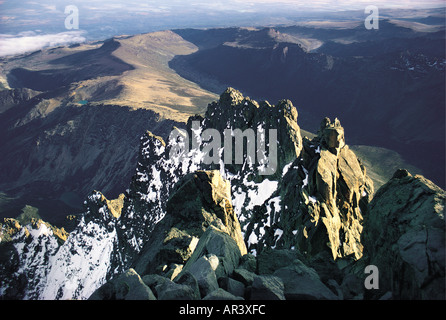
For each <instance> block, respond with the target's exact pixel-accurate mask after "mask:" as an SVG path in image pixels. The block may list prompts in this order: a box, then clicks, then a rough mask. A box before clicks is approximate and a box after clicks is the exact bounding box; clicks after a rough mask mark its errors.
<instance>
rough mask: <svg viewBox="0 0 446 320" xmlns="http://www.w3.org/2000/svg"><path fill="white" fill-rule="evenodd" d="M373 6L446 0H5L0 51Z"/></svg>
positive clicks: (0, 1) (0, 2) (273, 21)
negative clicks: (74, 11)
mask: <svg viewBox="0 0 446 320" xmlns="http://www.w3.org/2000/svg"><path fill="white" fill-rule="evenodd" d="M69 5H71V6H75V7H76V9H77V10H78V16H77V17H78V22H79V25H78V26H77V27H76V28H67V23H66V21H67V19H68V18H70V17H69V16H70V14H71V13H72V12H71V11H70V12H67V13H65V9H66V7H67V6H69ZM368 5H375V6H376V7H378V8H379V9H380V10H381V9H398V10H400V9H413V8H426V7H444V6H445V1H444V0H424V1H419V0H417V1H414V0H390V1H387V0H386V1H384V0H355V1H353V0H275V1H273V0H247V1H246V0H213V1H209V0H189V1H184V0H142V1H140V0H127V1H125V0H0V56H5V55H10V54H16V53H22V52H28V51H35V50H38V49H39V48H42V47H45V46H53V45H62V44H70V43H78V42H83V41H87V40H101V39H106V38H110V37H113V36H116V35H121V34H136V33H143V32H152V31H156V30H166V29H175V28H187V27H192V28H204V27H227V26H258V25H277V24H292V23H293V22H295V21H297V20H299V19H305V18H311V19H314V18H317V14H318V13H320V12H325V14H324V17H326V16H327V15H330V14H335V13H338V12H341V11H344V10H359V12H360V13H361V12H362V14H363V11H364V9H365V8H366V6H368ZM360 17H362V16H360ZM70 19H71V18H70ZM70 21H71V22H72V21H73V20H69V22H70ZM70 26H71V27H73V24H71V25H70V23H68V27H70Z"/></svg>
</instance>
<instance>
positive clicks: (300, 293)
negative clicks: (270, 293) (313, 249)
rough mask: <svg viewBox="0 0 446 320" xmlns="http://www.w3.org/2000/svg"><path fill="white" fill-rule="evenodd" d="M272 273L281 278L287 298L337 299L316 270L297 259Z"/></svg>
mask: <svg viewBox="0 0 446 320" xmlns="http://www.w3.org/2000/svg"><path fill="white" fill-rule="evenodd" d="M273 275H274V276H276V277H278V278H280V279H281V280H282V282H283V284H284V294H285V298H286V299H287V300H338V297H337V296H336V295H335V294H334V293H333V292H332V291H330V289H328V288H327V287H326V286H325V285H324V284H323V283H322V281H321V280H320V279H319V276H318V274H317V273H316V271H314V269H311V268H309V267H307V266H306V265H304V264H303V263H302V262H300V261H299V260H295V262H294V263H293V264H292V265H290V266H288V267H283V268H280V269H279V270H277V271H275V272H274V274H273Z"/></svg>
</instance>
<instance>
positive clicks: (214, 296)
mask: <svg viewBox="0 0 446 320" xmlns="http://www.w3.org/2000/svg"><path fill="white" fill-rule="evenodd" d="M203 300H244V299H243V298H242V297H238V296H234V295H233V294H231V293H229V292H227V291H225V290H223V289H222V288H218V289H217V290H214V291H212V292H211V293H209V294H208V295H207V296H206V297H204V298H203Z"/></svg>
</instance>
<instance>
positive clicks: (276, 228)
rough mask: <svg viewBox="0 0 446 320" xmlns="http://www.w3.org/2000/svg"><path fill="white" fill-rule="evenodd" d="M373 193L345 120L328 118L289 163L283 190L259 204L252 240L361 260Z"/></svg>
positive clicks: (281, 186)
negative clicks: (365, 217) (348, 136)
mask: <svg viewBox="0 0 446 320" xmlns="http://www.w3.org/2000/svg"><path fill="white" fill-rule="evenodd" d="M373 192H374V191H373V183H372V181H371V180H370V179H369V178H368V177H367V175H366V171H365V168H364V167H363V166H362V165H361V162H360V160H359V159H358V158H357V157H356V156H355V154H354V153H353V152H352V151H351V150H350V149H349V148H348V146H347V145H346V144H345V139H344V129H343V128H342V127H341V125H340V123H339V121H338V120H337V119H336V120H335V121H334V122H333V123H332V122H331V121H330V119H328V118H326V119H324V121H323V122H322V123H321V128H320V130H319V133H318V136H316V137H315V138H313V139H312V140H309V139H308V138H306V137H305V138H304V139H303V150H302V152H301V154H300V156H299V158H297V159H296V160H294V161H293V162H292V163H290V164H289V165H287V166H286V167H285V168H284V170H283V178H282V183H281V185H280V186H279V188H278V189H277V191H276V192H274V194H272V196H271V197H270V198H269V199H268V200H267V201H265V202H264V204H263V205H262V206H261V207H259V208H256V209H257V211H255V215H256V217H257V219H253V220H252V222H251V224H250V226H249V227H248V232H247V241H248V244H257V243H259V244H260V245H257V247H258V248H257V249H261V248H262V247H264V246H265V245H266V246H270V247H274V248H288V249H289V248H298V249H299V250H300V251H301V252H305V253H306V254H308V255H309V256H313V255H315V254H317V253H319V252H321V251H324V250H328V251H330V252H331V254H332V256H333V259H337V258H344V257H352V258H353V259H356V260H357V259H360V258H361V257H362V250H363V246H362V244H361V232H362V228H363V227H362V222H363V214H364V213H365V212H366V211H367V203H368V202H369V201H370V199H371V198H372V195H373ZM265 225H267V226H268V227H269V228H268V230H267V231H266V230H265V229H263V228H264V226H265ZM327 244H328V246H327Z"/></svg>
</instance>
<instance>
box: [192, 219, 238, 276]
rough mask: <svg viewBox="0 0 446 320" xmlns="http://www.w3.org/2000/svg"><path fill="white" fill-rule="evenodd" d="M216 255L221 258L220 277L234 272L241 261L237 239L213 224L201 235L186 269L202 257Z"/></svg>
mask: <svg viewBox="0 0 446 320" xmlns="http://www.w3.org/2000/svg"><path fill="white" fill-rule="evenodd" d="M209 254H212V255H215V256H216V257H218V259H219V266H218V267H219V268H218V270H216V272H218V277H221V276H225V275H229V274H232V272H233V270H234V269H235V268H237V266H238V265H239V261H240V257H241V254H240V249H239V246H238V245H237V243H236V242H235V240H234V239H233V238H232V237H231V236H230V235H229V234H227V233H225V232H222V231H220V230H218V229H216V228H215V227H213V226H211V227H210V228H208V229H207V230H206V232H205V233H204V234H203V235H202V236H201V238H200V241H199V242H198V244H197V247H196V249H195V251H194V254H193V255H192V257H191V258H190V259H189V260H188V262H187V264H186V266H185V268H184V270H185V271H186V270H189V267H190V266H191V265H192V264H194V263H195V262H196V261H197V260H198V259H200V257H203V256H206V255H209Z"/></svg>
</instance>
